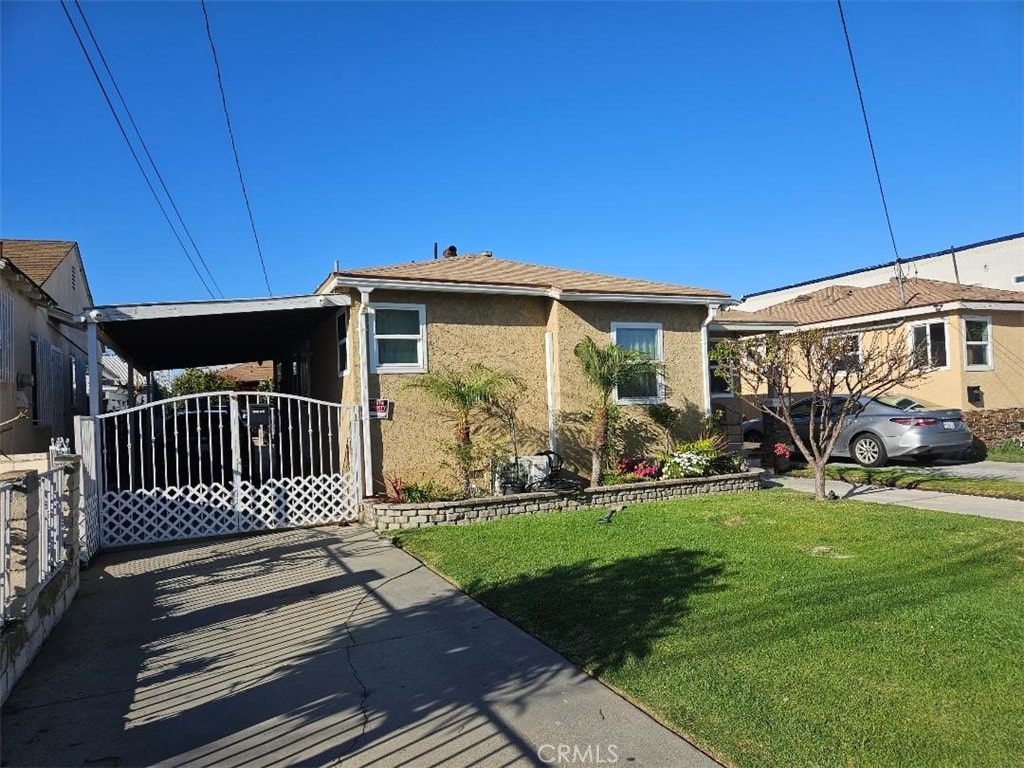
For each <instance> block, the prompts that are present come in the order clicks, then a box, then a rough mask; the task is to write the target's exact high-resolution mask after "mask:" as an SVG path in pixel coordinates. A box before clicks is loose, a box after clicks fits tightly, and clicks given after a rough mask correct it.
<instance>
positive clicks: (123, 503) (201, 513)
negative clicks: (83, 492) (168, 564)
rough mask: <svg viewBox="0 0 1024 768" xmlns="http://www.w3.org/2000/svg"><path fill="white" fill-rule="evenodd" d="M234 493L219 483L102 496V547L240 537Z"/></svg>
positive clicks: (107, 493) (112, 493)
mask: <svg viewBox="0 0 1024 768" xmlns="http://www.w3.org/2000/svg"><path fill="white" fill-rule="evenodd" d="M234 496H235V493H234V491H233V490H232V489H230V488H228V487H227V486H224V485H221V484H220V483H214V484H212V485H195V486H183V487H181V488H175V487H171V488H155V489H151V490H138V491H130V490H122V491H107V492H106V493H104V494H103V497H102V503H101V508H102V515H101V516H100V546H101V547H121V546H125V545H128V544H149V543H153V542H158V541H177V540H179V539H197V538H206V537H209V536H225V535H228V534H232V533H237V532H238V518H237V515H236V513H235V501H234Z"/></svg>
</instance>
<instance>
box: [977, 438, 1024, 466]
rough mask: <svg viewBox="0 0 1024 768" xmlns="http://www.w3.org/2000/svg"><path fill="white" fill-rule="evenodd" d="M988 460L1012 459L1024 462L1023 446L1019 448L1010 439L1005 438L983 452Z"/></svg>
mask: <svg viewBox="0 0 1024 768" xmlns="http://www.w3.org/2000/svg"><path fill="white" fill-rule="evenodd" d="M985 458H986V459H988V460H989V461H1013V462H1017V463H1019V464H1024V448H1021V447H1020V446H1019V445H1017V444H1016V443H1015V442H1013V441H1012V440H1007V441H1006V442H1005V443H1003V444H1001V445H997V446H996V447H995V448H989V449H988V450H987V451H986V453H985Z"/></svg>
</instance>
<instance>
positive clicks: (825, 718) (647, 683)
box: [398, 489, 1024, 768]
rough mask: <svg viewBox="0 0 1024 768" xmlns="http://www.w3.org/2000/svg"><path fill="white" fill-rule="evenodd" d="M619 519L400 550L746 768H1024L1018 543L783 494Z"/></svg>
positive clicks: (992, 532) (583, 514)
mask: <svg viewBox="0 0 1024 768" xmlns="http://www.w3.org/2000/svg"><path fill="white" fill-rule="evenodd" d="M602 515H604V510H585V511H580V512H573V513H562V514H549V515H539V516H531V517H520V518H512V519H508V520H504V521H499V522H492V523H486V524H481V525H471V526H459V527H442V528H431V529H420V530H415V531H408V532H402V533H401V534H400V535H399V536H398V539H399V544H400V545H401V546H402V547H404V548H405V549H407V550H408V551H409V552H411V553H412V554H414V555H416V556H417V557H419V558H420V559H422V560H423V561H424V562H426V563H427V564H429V565H430V566H431V567H433V568H435V569H436V570H438V571H439V572H441V573H442V574H444V575H445V576H447V577H448V578H449V579H451V580H453V581H454V582H455V583H456V584H458V585H460V586H461V587H462V588H463V589H464V590H466V591H467V592H468V593H469V594H471V595H473V596H474V597H475V598H477V599H478V600H479V601H480V602H482V603H483V604H485V605H487V606H488V607H490V608H492V609H493V610H495V611H496V612H498V613H500V614H502V615H503V616H506V617H507V618H509V619H510V620H511V621H513V622H515V623H516V624H518V625H519V626H521V627H523V628H524V629H525V630H527V631H528V632H530V633H531V634H533V635H535V636H536V637H538V638H540V639H541V640H542V641H543V642H545V643H546V644H547V645H549V646H550V647H552V648H554V649H555V650H557V651H558V652H560V653H562V654H563V655H565V656H566V657H568V658H569V659H571V660H572V661H574V662H575V663H577V664H578V665H580V666H581V667H583V668H584V669H586V670H588V671H590V672H592V673H593V674H595V675H596V676H598V677H599V678H600V679H601V680H603V681H605V682H607V683H609V684H610V685H612V686H613V687H615V688H617V689H619V690H621V691H623V692H624V693H625V694H626V695H627V696H629V697H630V698H631V699H633V700H634V701H636V702H638V703H639V704H641V705H642V706H643V707H645V708H646V709H647V710H648V711H649V712H651V713H652V714H654V715H655V716H656V717H658V718H659V719H661V720H662V721H663V722H665V723H666V724H668V725H669V726H670V727H672V728H674V729H675V730H676V731H678V732H679V733H682V734H684V735H687V736H688V737H690V738H691V739H692V740H694V741H695V742H696V743H698V744H699V745H701V746H702V747H704V748H706V749H708V750H709V751H710V752H712V753H713V754H715V755H717V756H719V757H720V758H722V759H723V760H725V761H727V762H728V763H730V764H733V765H736V766H744V767H746V766H772V767H774V766H783V765H784V766H801V765H816V766H823V765H825V766H833V765H864V766H886V765H891V766H928V767H929V768H932V767H933V766H946V765H986V766H1009V765H1021V764H1024V728H1022V727H1021V723H1022V722H1024V526H1022V525H1020V524H1019V523H1010V522H1005V521H998V520H989V519H984V518H976V517H968V516H963V515H950V514H943V513H939V512H927V511H921V510H910V509H906V508H902V507H888V506H881V505H876V504H863V503H859V502H853V501H842V502H834V503H829V504H818V503H815V502H814V501H813V500H810V499H808V498H807V496H806V495H804V494H799V493H795V492H790V491H786V490H781V489H780V490H772V491H755V492H751V493H746V494H735V495H717V496H706V497H701V498H696V499H693V500H687V501H678V502H665V503H652V504H644V505H637V506H631V507H627V508H626V509H625V510H623V511H622V512H619V513H618V514H616V515H615V516H614V518H613V521H612V523H611V524H610V525H597V524H596V521H597V519H598V518H600V517H601V516H602ZM820 548H827V549H820Z"/></svg>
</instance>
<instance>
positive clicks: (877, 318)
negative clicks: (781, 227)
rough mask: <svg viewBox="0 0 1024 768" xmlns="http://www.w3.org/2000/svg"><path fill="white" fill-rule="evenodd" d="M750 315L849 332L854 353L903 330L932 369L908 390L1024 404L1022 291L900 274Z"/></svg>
mask: <svg viewBox="0 0 1024 768" xmlns="http://www.w3.org/2000/svg"><path fill="white" fill-rule="evenodd" d="M734 311H735V310H727V311H725V312H723V313H722V317H724V318H728V317H729V316H730V315H731V314H733V312H734ZM743 317H744V319H746V320H747V321H750V320H751V319H752V318H760V319H762V320H763V321H764V322H767V323H771V322H777V321H779V320H780V319H783V318H784V319H788V320H791V321H793V322H795V327H796V328H797V329H811V328H827V329H829V330H834V331H835V332H836V334H842V335H845V336H849V337H850V343H851V351H852V352H853V354H859V350H861V349H865V348H867V345H869V344H870V342H871V336H872V334H877V333H882V332H885V333H898V334H904V335H905V340H906V346H907V350H908V354H910V355H914V356H916V358H917V359H920V360H921V362H922V364H925V365H927V367H928V368H929V369H930V370H928V372H927V373H926V374H925V375H924V376H923V378H922V379H920V380H919V381H918V382H917V383H916V384H915V386H914V387H913V389H912V390H911V391H910V392H908V393H907V394H911V395H912V396H913V397H915V398H922V399H924V400H929V401H931V402H934V403H936V404H938V405H942V406H946V407H950V408H961V409H963V410H965V411H970V410H975V409H982V408H985V409H996V408H1020V407H1022V406H1024V292H1022V291H1012V290H1002V289H998V288H985V287H981V286H974V285H963V284H959V283H955V282H947V281H941V280H925V279H922V278H911V279H906V280H903V281H902V285H901V281H899V280H897V279H896V278H893V279H891V280H890V281H888V282H886V283H883V284H879V285H867V286H854V285H827V286H825V287H823V288H819V289H817V290H814V291H811V292H807V293H802V294H800V295H798V296H795V297H794V298H791V299H789V300H787V301H782V302H779V303H777V304H773V305H772V306H769V307H766V308H764V309H761V310H759V311H757V312H753V313H743Z"/></svg>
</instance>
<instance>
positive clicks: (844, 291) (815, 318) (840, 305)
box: [730, 278, 1024, 325]
mask: <svg viewBox="0 0 1024 768" xmlns="http://www.w3.org/2000/svg"><path fill="white" fill-rule="evenodd" d="M903 293H904V296H905V297H906V300H905V301H903V300H901V298H900V289H899V285H898V284H897V281H896V278H893V279H892V280H890V281H889V282H888V283H882V284H881V285H871V286H866V287H856V286H851V285H830V286H826V287H825V288H822V289H820V290H817V291H814V292H812V293H805V294H802V295H800V296H797V297H796V298H794V299H790V300H789V301H783V302H780V303H779V304H773V305H772V306H770V307H766V308H764V309H762V310H760V311H758V312H752V313H748V314H752V315H760V316H762V317H765V318H771V319H777V318H788V319H790V320H795V321H796V322H797V323H798V324H800V325H806V324H809V323H823V322H828V321H830V320H842V319H845V318H850V317H861V316H864V315H874V314H878V313H881V312H897V311H899V310H901V309H913V308H915V307H925V306H929V305H932V304H946V303H949V302H954V301H989V302H996V303H1000V302H1003V303H1010V302H1024V291H1004V290H1002V289H999V288H982V287H980V286H975V285H960V284H958V283H948V282H944V281H941V280H925V279H923V278H912V279H910V280H904V281H903ZM730 314H731V313H730Z"/></svg>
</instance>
